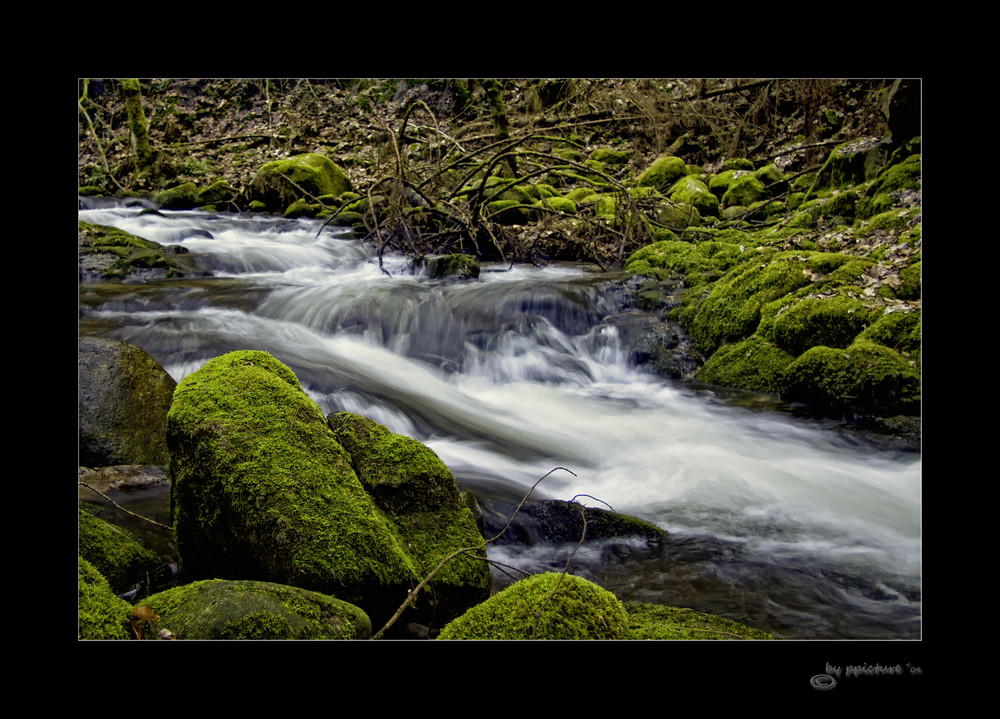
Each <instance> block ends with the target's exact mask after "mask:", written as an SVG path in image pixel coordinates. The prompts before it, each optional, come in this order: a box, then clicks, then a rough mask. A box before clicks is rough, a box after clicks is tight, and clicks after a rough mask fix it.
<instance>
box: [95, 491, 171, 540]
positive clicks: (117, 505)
mask: <svg viewBox="0 0 1000 719" xmlns="http://www.w3.org/2000/svg"><path fill="white" fill-rule="evenodd" d="M78 481H79V483H80V485H81V486H84V487H86V488H87V489H89V490H90V491H91V492H93V493H94V494H98V495H100V496H101V497H104V498H105V499H106V500H108V501H109V502H111V504H113V505H114V506H115V507H116V508H118V509H120V510H121V511H123V512H125V513H126V514H131V515H132V516H133V517H138V518H139V519H141V520H142V521H144V522H149V523H150V524H155V525H156V526H157V527H161V528H163V529H166V530H167V531H169V532H173V531H174V528H173V527H168V526H167V525H166V524H160V523H159V522H157V521H156V520H155V519H149V518H148V517H143V516H142V515H141V514H136V513H135V512H133V511H132V510H130V509H125V507H123V506H121V505H120V504H118V502H116V501H115V500H113V499H111V497H109V496H108V495H106V494H104V493H103V492H101V491H100V490H98V489H95V488H94V487H92V486H91V485H89V484H87V483H86V482H84V481H82V480H78Z"/></svg>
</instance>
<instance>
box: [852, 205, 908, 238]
mask: <svg viewBox="0 0 1000 719" xmlns="http://www.w3.org/2000/svg"><path fill="white" fill-rule="evenodd" d="M919 216H920V211H919V210H913V209H898V208H897V209H892V210H888V211H887V212H881V213H879V214H877V215H875V216H874V217H872V218H871V219H870V220H869V221H868V222H866V223H864V224H863V225H861V226H860V227H859V228H858V229H857V231H856V232H855V235H856V236H857V237H866V236H868V235H870V234H872V233H873V232H886V231H891V230H903V229H905V228H906V227H907V226H909V224H910V223H911V222H913V221H914V218H917V217H919ZM859 224H860V223H859Z"/></svg>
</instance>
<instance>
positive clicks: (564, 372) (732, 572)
mask: <svg viewBox="0 0 1000 719" xmlns="http://www.w3.org/2000/svg"><path fill="white" fill-rule="evenodd" d="M140 209H141V207H124V206H111V207H104V208H95V209H81V211H80V219H81V220H83V221H86V222H92V223H97V224H105V225H113V226H116V227H119V228H121V229H124V230H127V231H129V232H132V233H134V234H137V235H139V236H141V237H145V238H147V239H150V240H154V241H156V242H160V243H162V244H167V245H169V244H178V245H181V246H183V247H185V248H186V249H187V250H188V251H190V252H191V253H196V254H198V255H199V256H200V257H201V258H202V259H203V261H204V262H205V265H204V266H205V267H206V268H208V269H210V270H211V271H212V273H213V275H214V276H213V277H212V278H209V279H187V280H170V281H168V280H159V281H152V282H148V283H137V284H130V285H125V284H115V283H108V284H101V285H95V286H93V287H92V288H89V289H92V291H91V292H88V293H87V294H85V295H82V296H81V307H82V308H83V311H82V313H81V321H80V333H81V334H94V335H103V336H110V337H115V338H118V339H122V340H125V341H128V342H132V343H133V344H136V345H138V346H139V347H142V348H143V349H145V350H146V351H147V352H149V353H150V354H151V355H153V356H154V357H155V358H156V359H157V360H158V361H159V362H160V363H161V364H162V365H163V367H164V368H165V369H166V370H167V371H168V372H169V373H170V374H171V375H172V376H173V377H174V379H176V380H180V379H181V378H182V377H183V376H185V375H186V374H188V373H190V372H192V371H194V370H196V369H197V368H198V367H200V366H201V365H202V364H203V363H204V362H205V361H206V360H207V359H209V358H210V357H213V356H216V355H218V354H222V353H224V352H227V351H230V350H233V349H242V348H247V349H262V350H267V351H269V352H271V353H272V354H273V355H274V356H275V357H277V358H278V359H279V360H281V361H282V362H284V363H285V364H287V365H288V366H289V367H290V368H291V369H292V370H293V371H294V372H295V373H296V375H297V376H298V377H299V379H300V381H301V382H302V384H303V387H304V388H305V389H306V390H307V391H308V392H309V393H310V395H311V396H312V397H313V398H314V399H315V400H316V402H317V403H318V404H319V405H320V407H321V408H323V410H324V411H326V412H330V411H334V410H339V409H349V410H352V411H357V412H359V413H361V414H365V415H367V416H369V417H371V418H373V419H375V420H376V421H379V422H382V423H383V424H386V425H387V426H389V427H390V429H392V430H394V431H396V432H400V433H403V434H407V435H410V436H413V437H415V438H416V439H419V440H420V441H422V442H424V443H425V444H427V445H428V446H429V447H431V448H432V449H433V450H434V451H435V452H437V454H438V455H439V456H440V457H441V459H442V460H443V461H444V462H445V463H446V464H447V465H448V466H449V467H450V468H451V469H452V471H453V472H454V473H455V475H456V477H457V478H458V479H459V481H461V482H463V483H464V484H466V485H467V486H468V487H469V488H470V489H471V490H472V491H473V493H474V494H480V495H482V496H483V497H486V496H489V495H493V494H496V493H500V494H505V495H508V496H520V495H521V494H522V493H523V492H525V491H526V490H527V489H528V488H529V487H530V486H531V485H532V484H534V483H535V481H536V480H538V479H539V478H540V477H542V476H543V475H545V474H546V473H547V472H549V471H550V470H552V469H553V468H556V467H561V468H565V470H569V471H563V470H558V471H555V472H552V474H551V475H549V476H548V477H547V478H546V479H545V480H544V481H543V482H542V483H541V484H540V485H539V488H538V490H536V491H537V492H538V493H539V494H540V495H541V496H547V497H552V498H559V499H570V498H573V497H574V496H577V495H587V496H586V497H581V500H582V501H584V503H586V504H589V505H591V506H597V507H607V506H611V507H613V508H614V509H615V510H616V511H619V512H624V513H628V514H633V515H636V516H639V517H641V518H643V519H646V520H649V521H651V522H654V523H656V524H658V525H659V526H661V527H663V528H664V529H666V530H668V531H669V532H670V533H671V536H672V537H674V538H675V539H676V541H677V547H676V548H675V550H676V551H674V550H672V549H671V547H669V546H668V547H667V550H666V555H667V556H666V557H664V558H660V559H651V560H648V561H640V560H636V561H633V562H624V563H622V562H619V563H618V565H615V566H604V567H603V568H602V567H600V566H598V565H600V562H596V563H595V564H594V565H593V566H590V565H587V555H586V553H585V552H583V553H581V554H580V555H579V557H580V561H581V563H582V564H583V566H582V567H581V573H583V574H585V575H587V576H593V577H595V578H596V580H597V581H602V582H603V583H605V585H606V586H608V587H609V588H610V589H612V590H613V591H615V592H616V593H617V594H618V595H619V596H620V597H621V598H623V599H629V598H631V599H637V600H641V601H656V602H662V603H666V604H674V605H678V606H689V607H692V608H694V609H696V610H699V611H713V612H716V613H719V614H724V615H726V616H729V617H731V618H733V619H736V620H738V621H744V622H746V623H749V624H752V625H754V626H757V627H759V628H762V629H765V630H768V631H771V632H773V633H774V634H775V635H776V636H782V637H789V638H906V639H915V638H919V636H920V572H921V561H920V560H921V542H920V538H921V524H920V519H921V503H920V498H921V487H920V479H921V466H920V459H919V455H916V454H913V453H910V454H899V453H890V452H888V451H886V450H880V449H876V448H874V447H872V446H869V445H867V444H865V443H863V442H861V441H860V440H851V439H848V438H846V437H845V436H843V435H840V434H836V433H834V432H832V431H830V430H822V429H820V428H818V427H816V426H814V425H810V424H807V423H805V422H804V421H801V420H796V419H794V418H792V417H788V416H785V415H783V414H779V413H775V412H761V411H751V410H747V409H741V408H738V407H732V406H728V405H726V404H724V403H723V402H721V401H719V400H717V399H715V398H713V397H712V396H710V395H707V394H704V393H695V392H693V391H691V390H688V389H685V388H683V387H680V386H678V385H675V384H672V383H670V382H668V381H665V380H663V379H661V378H658V377H656V376H654V375H652V374H650V373H647V372H645V371H643V370H642V369H641V368H637V367H634V366H631V365H630V364H629V363H628V361H627V356H628V355H627V353H625V352H624V351H623V350H622V348H621V347H620V345H619V337H618V335H617V331H616V329H615V328H614V327H613V326H612V325H610V324H607V323H604V322H603V321H602V320H603V318H604V317H606V316H607V315H610V314H612V313H614V312H616V311H617V308H616V307H615V306H614V302H613V300H612V299H611V297H610V295H609V294H608V293H607V292H605V291H604V290H602V288H601V285H600V284H599V283H598V282H597V281H596V280H597V279H599V278H596V277H595V276H594V273H592V272H588V271H586V270H585V269H582V268H576V267H555V268H545V269H530V268H511V269H508V268H507V267H500V268H486V269H487V270H491V269H492V270H493V271H484V273H483V274H482V276H481V278H480V279H479V280H477V281H470V282H447V281H440V280H431V279H429V278H428V277H427V276H425V275H422V274H419V273H418V274H413V273H412V272H409V271H408V269H407V261H406V260H405V259H404V258H398V257H388V258H385V269H386V270H387V272H383V271H381V270H380V268H379V265H378V261H377V259H375V258H373V256H372V251H371V249H370V248H366V247H364V246H362V245H361V244H360V243H359V242H357V241H356V240H353V239H351V238H350V237H349V236H347V235H345V234H342V233H341V234H338V232H337V231H334V230H332V229H331V228H329V227H327V228H326V229H324V230H323V232H322V233H320V235H319V237H317V232H318V230H319V228H320V225H321V223H320V222H317V221H314V220H297V221H286V220H280V219H275V218H260V217H256V218H253V217H243V216H234V215H212V214H207V213H201V212H164V213H162V214H140ZM570 472H572V474H571V473H570ZM491 556H494V557H498V558H500V559H502V560H503V561H506V562H509V563H514V564H516V563H517V562H522V563H524V564H525V565H530V566H529V568H534V567H550V568H559V567H561V566H562V563H563V562H564V560H565V556H566V554H565V553H563V554H558V553H557V552H555V550H553V549H552V548H545V549H542V548H531V549H528V550H523V551H522V550H515V549H512V548H509V547H508V548H497V549H496V550H492V551H491ZM602 572H603V573H602Z"/></svg>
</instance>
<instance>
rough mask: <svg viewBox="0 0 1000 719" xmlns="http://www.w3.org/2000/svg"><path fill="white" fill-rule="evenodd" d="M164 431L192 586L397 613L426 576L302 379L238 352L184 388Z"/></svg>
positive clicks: (266, 359) (264, 357) (177, 525)
mask: <svg viewBox="0 0 1000 719" xmlns="http://www.w3.org/2000/svg"><path fill="white" fill-rule="evenodd" d="M167 419H168V423H167V443H168V446H169V449H170V459H171V471H172V474H173V481H172V483H171V506H172V512H173V520H174V531H175V535H176V538H177V545H178V549H179V551H180V554H181V557H182V558H183V560H184V564H185V569H186V571H187V572H189V573H190V575H191V576H192V577H193V578H199V579H208V578H223V579H257V580H261V581H271V582H277V583H280V584H289V585H293V586H297V587H302V588H305V589H311V590H314V591H319V592H322V593H324V594H331V595H333V596H336V597H338V598H340V599H343V600H345V601H349V602H351V603H354V604H358V605H359V606H361V607H362V608H364V609H365V610H366V611H368V612H369V614H370V615H371V614H375V615H377V616H378V615H379V613H380V612H384V611H388V610H389V609H390V608H391V609H392V610H395V608H396V607H398V606H399V605H400V604H401V603H402V601H403V600H404V599H405V597H406V592H407V590H408V589H410V588H411V587H413V586H414V583H415V582H416V581H417V579H418V577H417V574H418V568H417V566H416V564H415V560H414V558H413V557H412V555H411V554H410V553H409V552H408V551H407V550H406V549H405V546H404V544H403V540H402V538H401V537H400V535H399V533H398V530H397V529H396V526H395V524H394V523H393V522H391V521H390V520H389V519H388V518H387V517H386V516H385V514H384V513H383V512H382V511H381V510H380V509H379V508H378V507H377V506H376V505H375V503H374V502H373V501H372V499H371V497H370V496H369V495H368V494H367V493H366V492H365V489H364V487H363V486H362V484H361V482H360V481H359V480H358V478H357V476H356V475H355V473H354V469H353V467H352V464H351V457H350V455H348V454H347V453H346V452H345V451H344V449H343V448H342V447H341V446H340V444H339V443H338V442H337V440H336V439H335V438H334V436H333V432H332V430H331V429H330V427H329V425H328V424H327V422H326V418H325V417H324V416H323V413H322V411H321V410H320V409H319V407H318V406H317V405H316V404H315V403H314V402H313V401H312V399H310V398H309V396H308V395H307V394H306V393H305V392H304V391H303V389H302V387H301V386H300V384H299V382H298V379H297V378H296V376H295V374H294V373H293V372H292V371H291V370H290V369H289V368H288V367H286V366H285V365H284V364H282V363H281V362H279V361H278V360H277V359H275V358H274V357H273V356H271V355H270V354H268V353H266V352H258V351H238V352H231V353H229V354H226V355H222V356H221V357H216V358H215V359H212V360H210V361H209V362H207V363H206V364H205V365H204V366H203V367H202V368H201V369H200V370H198V371H196V372H193V373H192V374H190V375H188V376H187V377H185V378H184V380H183V381H181V382H180V384H178V386H177V390H176V392H175V393H174V400H173V404H172V405H171V407H170V412H169V415H168V418H167Z"/></svg>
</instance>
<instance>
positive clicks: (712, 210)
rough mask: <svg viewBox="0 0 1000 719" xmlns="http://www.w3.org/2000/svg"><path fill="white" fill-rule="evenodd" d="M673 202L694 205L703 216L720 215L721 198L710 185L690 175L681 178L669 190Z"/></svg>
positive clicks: (668, 193)
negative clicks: (712, 190) (713, 191)
mask: <svg viewBox="0 0 1000 719" xmlns="http://www.w3.org/2000/svg"><path fill="white" fill-rule="evenodd" d="M667 195H668V196H669V197H670V199H671V200H672V201H673V202H677V203H682V204H687V205H692V206H693V207H695V208H697V210H698V212H699V214H701V215H702V216H703V217H704V216H706V215H708V216H713V217H714V216H718V214H719V198H718V197H716V196H715V195H714V194H712V192H711V191H710V190H709V189H708V185H706V184H705V183H704V182H702V181H701V180H699V179H698V178H697V177H694V176H692V175H688V176H686V177H683V178H681V179H680V180H678V181H677V182H675V183H674V184H673V186H671V188H670V189H669V190H667Z"/></svg>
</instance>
